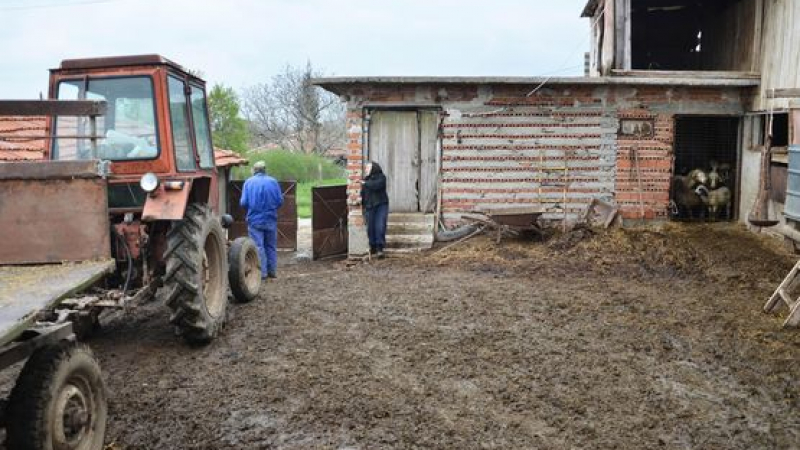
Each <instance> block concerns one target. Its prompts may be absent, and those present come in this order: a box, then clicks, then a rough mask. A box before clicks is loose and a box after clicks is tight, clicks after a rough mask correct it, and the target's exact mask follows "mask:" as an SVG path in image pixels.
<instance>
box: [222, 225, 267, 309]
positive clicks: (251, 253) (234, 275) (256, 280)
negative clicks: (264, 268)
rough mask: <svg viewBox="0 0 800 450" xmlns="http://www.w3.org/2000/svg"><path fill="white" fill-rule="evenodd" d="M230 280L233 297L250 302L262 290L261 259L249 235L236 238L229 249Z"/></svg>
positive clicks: (238, 300)
mask: <svg viewBox="0 0 800 450" xmlns="http://www.w3.org/2000/svg"><path fill="white" fill-rule="evenodd" d="M228 267H229V269H228V281H229V282H230V284H231V292H232V293H233V299H234V301H236V302H237V303H248V302H250V301H252V300H253V299H254V298H256V297H257V296H258V292H259V291H260V290H261V260H260V259H259V257H258V248H257V247H256V244H255V242H253V240H252V239H250V238H249V237H240V238H236V239H235V240H234V241H233V243H232V244H231V248H230V250H228Z"/></svg>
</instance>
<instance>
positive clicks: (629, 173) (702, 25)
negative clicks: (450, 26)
mask: <svg viewBox="0 0 800 450" xmlns="http://www.w3.org/2000/svg"><path fill="white" fill-rule="evenodd" d="M583 16H584V17H587V18H588V19H589V22H590V27H591V30H592V36H593V39H592V48H591V51H590V52H589V53H587V65H586V71H585V75H584V76H581V77H332V78H320V79H316V80H314V82H315V83H316V84H317V85H319V86H321V87H323V88H324V89H327V90H329V91H331V92H333V93H336V94H338V95H339V96H340V97H341V98H342V100H343V101H344V102H346V104H347V132H348V139H349V141H348V148H347V151H348V155H347V159H348V165H347V167H348V173H349V177H350V180H349V191H348V192H349V202H350V212H349V223H350V226H349V230H350V253H352V254H358V253H363V252H365V251H366V242H365V241H366V237H365V231H364V227H363V219H362V217H361V211H360V206H359V205H358V199H359V195H360V188H359V186H360V184H359V180H360V178H361V174H362V168H363V166H364V164H365V162H366V161H368V160H374V161H378V162H379V163H381V165H382V166H383V167H384V168H385V169H386V170H385V171H386V172H387V175H388V178H389V195H390V226H389V236H388V237H387V238H388V240H389V245H390V246H391V247H394V248H412V249H413V248H426V247H430V245H432V243H433V240H434V235H435V232H436V230H437V229H442V228H445V227H451V226H453V225H456V224H457V223H458V222H459V221H460V219H461V215H462V214H464V213H466V212H471V211H489V212H490V211H493V210H496V209H502V208H509V207H536V208H541V209H542V210H543V211H544V215H543V218H544V220H546V221H549V222H561V221H567V222H574V221H575V220H577V218H578V217H579V215H580V214H582V212H583V211H584V210H585V209H586V207H587V206H588V204H589V203H590V202H591V201H592V200H593V199H600V200H604V201H606V202H610V203H613V204H615V205H617V206H618V207H619V208H620V210H621V213H622V216H623V218H624V219H625V221H626V223H638V222H642V221H645V222H649V221H664V220H670V219H677V220H683V219H687V218H688V217H687V214H686V213H685V212H680V211H678V212H677V214H676V211H675V208H674V202H672V203H671V200H674V199H673V198H671V189H670V186H671V184H672V179H673V177H674V176H676V175H685V174H686V173H687V172H689V171H691V170H693V169H701V170H704V171H706V172H707V171H709V170H711V169H712V168H715V167H717V168H718V167H721V168H723V170H724V172H725V184H726V186H727V187H729V189H730V190H731V192H732V202H731V205H730V206H731V208H730V214H729V215H727V214H726V215H725V216H724V217H722V218H721V219H722V220H740V221H743V222H744V221H746V220H747V217H748V216H749V213H750V211H751V209H752V207H753V204H754V202H755V200H756V194H757V191H758V188H759V186H760V185H761V184H763V181H764V180H763V179H762V178H763V177H761V159H762V150H763V149H764V148H765V142H766V141H767V139H766V136H767V135H770V134H771V135H772V139H771V142H772V149H773V151H772V152H771V156H770V157H771V161H772V162H770V167H769V168H768V169H769V170H767V172H768V173H770V174H771V175H773V179H774V182H773V183H772V186H773V188H772V192H770V199H771V200H770V211H771V212H770V214H772V215H773V216H780V219H781V221H782V223H781V225H780V227H779V232H782V233H785V234H791V233H792V232H793V231H792V230H793V225H792V222H793V221H792V220H791V219H792V217H791V216H787V215H785V214H784V212H783V208H784V207H783V204H782V203H781V202H782V201H785V198H786V189H787V188H786V186H787V180H788V179H789V178H790V177H789V173H790V172H789V171H788V170H787V167H788V163H789V161H788V156H787V155H788V154H789V153H790V152H789V144H791V143H800V142H798V138H799V137H800V136H798V133H796V132H794V131H793V130H795V129H800V123H799V121H800V118H798V111H797V109H798V108H800V102H798V100H797V99H793V98H792V97H793V96H797V97H798V98H800V95H798V93H797V88H800V75H798V70H797V69H798V67H800V47H798V46H797V45H796V42H800V27H798V26H797V25H796V24H795V23H794V21H792V19H791V17H800V3H798V2H793V1H789V0H738V1H737V0H730V1H721V2H714V3H713V4H710V3H709V2H700V1H697V0H671V1H665V0H606V1H602V0H592V1H589V2H588V4H587V5H586V7H585V9H584V11H583ZM688 17H693V18H694V19H692V20H687V18H688ZM654 24H660V25H658V26H660V27H663V28H664V29H665V30H664V33H662V34H660V33H658V32H656V31H657V30H655V29H654V28H653V27H655V25H654ZM654 30H655V31H654ZM793 43H794V44H793ZM792 61H794V65H793V66H792ZM792 123H794V126H792ZM768 127H769V128H768ZM798 163H800V161H798ZM789 198H791V193H790V194H789ZM671 204H672V206H671ZM689 215H691V213H689ZM787 218H788V221H787ZM798 218H799V219H800V211H798Z"/></svg>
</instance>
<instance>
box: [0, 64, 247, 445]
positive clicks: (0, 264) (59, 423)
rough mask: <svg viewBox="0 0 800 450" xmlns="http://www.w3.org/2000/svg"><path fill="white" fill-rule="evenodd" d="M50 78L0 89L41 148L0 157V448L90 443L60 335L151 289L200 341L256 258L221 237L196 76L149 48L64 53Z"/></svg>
mask: <svg viewBox="0 0 800 450" xmlns="http://www.w3.org/2000/svg"><path fill="white" fill-rule="evenodd" d="M49 92H50V93H49V98H50V99H49V100H37V101H0V116H8V115H12V116H26V115H28V116H30V115H36V116H47V117H48V119H47V129H46V134H45V135H44V136H38V137H37V136H34V137H33V138H38V139H45V140H46V148H47V150H46V160H45V161H35V162H12V163H0V230H2V231H3V239H2V240H0V370H2V369H5V368H7V367H11V366H12V365H14V364H16V363H17V362H20V361H23V360H27V362H26V364H25V366H24V368H23V370H22V371H21V372H20V375H19V377H18V379H17V383H16V386H15V387H14V388H13V390H12V391H11V394H10V396H9V398H8V399H7V400H6V401H5V402H4V403H2V405H3V407H2V408H0V423H2V424H3V425H4V426H5V427H6V432H7V446H8V448H14V449H35V450H40V449H50V448H59V449H76V450H77V449H85V450H100V449H102V448H103V436H104V431H105V422H106V415H107V406H106V393H105V388H104V385H103V381H102V376H101V374H100V369H99V367H98V365H97V363H96V362H95V361H94V359H93V357H92V355H91V352H90V351H89V350H88V348H86V347H83V346H80V345H77V344H75V342H74V341H75V335H76V334H80V332H81V331H82V330H85V329H87V327H92V326H95V325H96V324H97V323H98V316H99V314H100V312H101V311H102V310H103V309H104V308H127V307H129V306H131V305H134V304H136V303H138V302H139V301H143V300H145V299H148V298H151V297H153V296H154V295H156V294H157V293H160V297H161V298H163V300H164V301H165V303H166V305H167V306H168V307H169V308H170V310H171V311H172V314H171V315H170V321H171V322H172V323H173V324H174V326H175V327H176V329H177V331H178V332H179V333H180V334H181V335H182V336H183V338H185V339H186V340H187V341H189V342H191V343H207V342H209V341H211V340H212V339H214V337H215V336H216V335H217V334H218V333H219V331H220V329H221V328H222V326H223V324H224V322H225V317H226V309H227V307H228V299H229V293H230V296H231V297H233V298H234V300H236V301H239V302H247V301H250V300H252V299H254V298H255V297H256V296H257V295H258V293H259V290H260V288H261V281H262V280H261V271H260V265H259V257H258V252H257V250H256V247H255V244H254V243H253V242H252V241H251V240H250V239H249V238H247V237H240V238H238V239H235V240H234V241H233V242H232V243H230V244H229V243H228V241H227V233H226V231H225V227H226V226H227V225H230V224H231V223H232V219H231V218H230V216H228V215H227V214H225V212H226V211H227V210H228V206H229V205H227V194H226V192H227V185H228V181H229V180H228V179H229V173H228V171H227V170H225V169H218V168H217V167H215V158H214V148H213V145H212V142H211V131H210V127H209V117H208V108H207V105H206V94H205V83H204V82H203V80H201V79H200V78H198V77H196V76H194V75H192V74H191V73H189V72H188V71H187V70H185V69H183V68H182V67H180V66H179V65H177V64H175V63H173V62H171V61H169V60H167V59H165V58H162V57H160V56H157V55H144V56H125V57H114V58H98V59H77V60H67V61H63V62H62V63H61V67H59V68H58V69H54V70H52V71H51V75H50V91H49ZM28 138H31V137H30V136H29V137H28ZM3 140H5V138H3V137H2V136H0V141H3ZM229 289H230V291H229Z"/></svg>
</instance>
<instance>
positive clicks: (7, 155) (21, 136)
mask: <svg viewBox="0 0 800 450" xmlns="http://www.w3.org/2000/svg"><path fill="white" fill-rule="evenodd" d="M46 124H47V120H46V118H44V117H20V116H0V161H33V160H37V159H42V158H43V157H44V150H45V148H44V146H45V140H44V139H31V138H29V137H28V136H43V135H45V133H46V132H47V130H46V129H45V127H46ZM214 160H215V161H216V164H217V167H229V166H241V165H245V164H247V160H246V159H244V158H242V157H241V156H239V155H238V154H236V153H235V152H232V151H230V150H224V149H221V148H215V149H214Z"/></svg>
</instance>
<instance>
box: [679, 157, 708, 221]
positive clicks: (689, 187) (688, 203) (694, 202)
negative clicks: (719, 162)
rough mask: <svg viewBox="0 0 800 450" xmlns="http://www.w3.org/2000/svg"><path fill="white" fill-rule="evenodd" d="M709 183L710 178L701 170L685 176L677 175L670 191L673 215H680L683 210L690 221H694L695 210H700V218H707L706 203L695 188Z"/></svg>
mask: <svg viewBox="0 0 800 450" xmlns="http://www.w3.org/2000/svg"><path fill="white" fill-rule="evenodd" d="M707 182H708V176H707V175H706V174H705V172H703V171H702V170H700V169H695V170H692V171H691V172H689V173H688V174H687V175H685V176H681V175H677V176H675V177H673V178H672V186H671V189H670V191H671V192H670V196H671V197H672V202H673V203H674V205H673V214H674V215H676V216H677V215H680V212H681V209H683V210H684V211H685V212H686V214H687V215H688V216H689V219H694V210H695V208H700V218H701V219H702V218H703V217H704V216H705V208H704V206H705V203H703V200H702V199H701V198H700V194H698V193H697V192H696V191H695V187H697V186H702V185H705V184H706V183H707Z"/></svg>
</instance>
